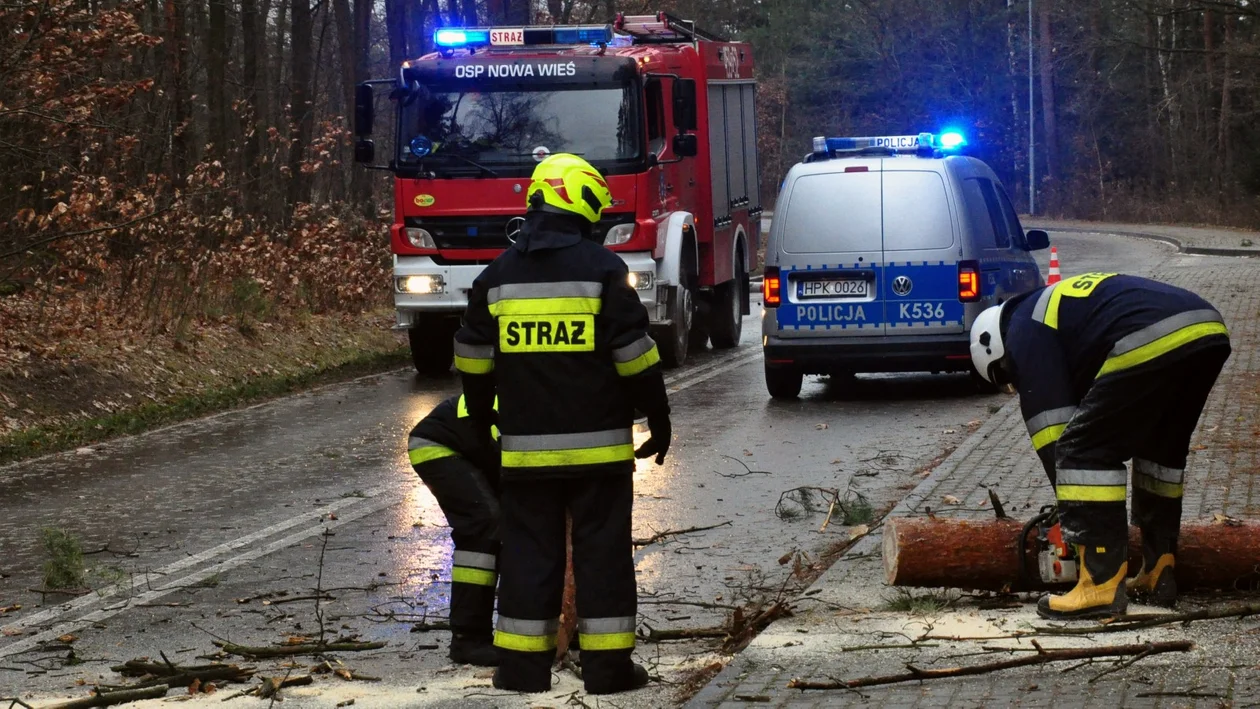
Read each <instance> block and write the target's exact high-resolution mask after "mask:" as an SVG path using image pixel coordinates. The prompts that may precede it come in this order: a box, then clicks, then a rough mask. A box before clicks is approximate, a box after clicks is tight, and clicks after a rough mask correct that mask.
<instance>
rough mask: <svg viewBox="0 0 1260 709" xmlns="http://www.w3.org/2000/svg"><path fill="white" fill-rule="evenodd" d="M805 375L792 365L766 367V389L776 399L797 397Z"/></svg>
mask: <svg viewBox="0 0 1260 709" xmlns="http://www.w3.org/2000/svg"><path fill="white" fill-rule="evenodd" d="M804 379H805V375H803V374H802V373H801V371H800V370H799V369H792V368H791V367H770V366H767V367H766V391H769V392H770V396H771V397H773V398H775V399H795V398H796V397H797V396H798V395H800V393H801V383H802V382H803V381H804Z"/></svg>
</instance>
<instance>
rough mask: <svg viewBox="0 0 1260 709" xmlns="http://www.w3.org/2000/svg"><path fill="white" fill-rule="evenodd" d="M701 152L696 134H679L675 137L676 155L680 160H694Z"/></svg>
mask: <svg viewBox="0 0 1260 709" xmlns="http://www.w3.org/2000/svg"><path fill="white" fill-rule="evenodd" d="M699 150H700V144H699V143H697V142H696V134H695V133H679V134H678V135H676V136H674V154H675V155H677V156H678V157H680V158H694V157H695V156H696V153H698V152H699Z"/></svg>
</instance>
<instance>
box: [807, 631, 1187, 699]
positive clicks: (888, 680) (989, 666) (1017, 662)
mask: <svg viewBox="0 0 1260 709" xmlns="http://www.w3.org/2000/svg"><path fill="white" fill-rule="evenodd" d="M1193 649H1194V643H1192V642H1190V641H1189V640H1175V641H1172V642H1162V643H1143V644H1141V645H1112V646H1109V647H1076V648H1059V649H1055V650H1043V649H1041V648H1040V647H1039V648H1037V654H1035V655H1027V656H1025V657H1017V658H1015V659H1013V660H1002V661H1000V662H987V663H984V664H981V665H970V666H968V667H943V668H940V669H932V670H923V669H919V668H918V667H915V666H914V665H906V669H907V670H909V672H905V673H902V674H899V675H884V676H880V677H861V678H859V679H851V680H824V681H813V680H806V679H800V678H797V679H793V680H792V681H790V682H788V685H787V686H788V687H789V688H790V689H857V688H859V687H874V686H877V685H882V684H898V683H901V682H915V681H918V680H925V679H940V678H942V677H966V676H968V675H982V674H988V673H989V672H998V671H1001V670H1009V669H1013V668H1016V667H1028V666H1030V665H1044V664H1046V663H1048V662H1064V661H1066V660H1090V659H1093V658H1097V657H1126V656H1136V657H1137V658H1143V657H1149V656H1151V655H1159V654H1161V653H1165V652H1189V651H1190V650H1193Z"/></svg>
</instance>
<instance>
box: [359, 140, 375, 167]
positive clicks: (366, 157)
mask: <svg viewBox="0 0 1260 709" xmlns="http://www.w3.org/2000/svg"><path fill="white" fill-rule="evenodd" d="M354 161H355V162H361V163H374V162H376V143H375V142H373V141H372V139H371V138H359V139H358V140H356V141H354Z"/></svg>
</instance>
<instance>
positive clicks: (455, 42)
mask: <svg viewBox="0 0 1260 709" xmlns="http://www.w3.org/2000/svg"><path fill="white" fill-rule="evenodd" d="M433 43H434V44H436V45H437V46H439V47H447V48H450V49H454V48H457V47H481V46H485V45H487V44H490V30H480V29H456V28H442V29H439V30H437V31H436V32H434V33H433Z"/></svg>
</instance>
